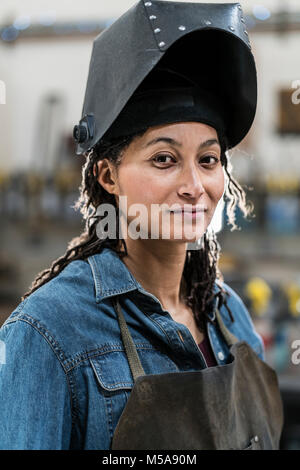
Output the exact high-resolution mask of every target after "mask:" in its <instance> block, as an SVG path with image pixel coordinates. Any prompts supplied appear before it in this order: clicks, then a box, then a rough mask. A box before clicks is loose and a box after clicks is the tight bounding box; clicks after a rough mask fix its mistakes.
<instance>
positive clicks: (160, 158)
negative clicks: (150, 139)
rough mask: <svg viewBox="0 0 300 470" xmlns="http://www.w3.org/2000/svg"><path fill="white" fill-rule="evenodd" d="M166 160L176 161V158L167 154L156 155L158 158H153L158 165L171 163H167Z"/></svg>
mask: <svg viewBox="0 0 300 470" xmlns="http://www.w3.org/2000/svg"><path fill="white" fill-rule="evenodd" d="M166 158H170V159H172V160H173V161H174V158H173V157H171V155H167V154H163V153H162V154H160V155H156V157H154V158H153V161H154V162H156V163H171V161H170V160H169V161H166Z"/></svg>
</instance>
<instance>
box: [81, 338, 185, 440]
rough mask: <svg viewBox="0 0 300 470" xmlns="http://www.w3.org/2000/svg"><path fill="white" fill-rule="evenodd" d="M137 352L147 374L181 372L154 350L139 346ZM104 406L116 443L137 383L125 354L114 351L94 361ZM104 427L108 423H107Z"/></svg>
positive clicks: (108, 427)
mask: <svg viewBox="0 0 300 470" xmlns="http://www.w3.org/2000/svg"><path fill="white" fill-rule="evenodd" d="M136 347H137V351H138V354H139V358H140V361H141V363H142V366H143V368H144V371H145V374H147V375H148V374H163V373H170V372H179V369H178V367H177V366H176V364H175V363H174V362H173V361H172V360H171V359H170V358H169V357H168V356H167V355H165V354H163V353H161V352H160V351H158V350H156V349H154V348H153V347H152V346H150V347H145V346H140V347H139V345H138V344H137V345H136ZM90 363H91V366H92V368H93V371H94V374H95V379H96V381H97V384H98V390H99V393H100V394H101V395H102V400H101V402H102V403H103V404H104V406H105V416H106V418H107V422H106V426H107V430H108V433H109V436H110V439H112V437H113V434H114V431H115V428H116V426H117V424H118V421H119V419H120V416H121V414H122V411H123V409H124V408H125V406H126V403H127V400H128V398H129V395H130V392H131V389H132V388H133V385H134V381H133V377H132V374H131V370H130V367H129V363H128V360H127V356H126V354H125V351H124V350H123V349H122V350H121V349H120V350H110V351H108V352H105V353H102V354H99V355H98V356H96V357H93V358H90ZM103 424H104V423H103Z"/></svg>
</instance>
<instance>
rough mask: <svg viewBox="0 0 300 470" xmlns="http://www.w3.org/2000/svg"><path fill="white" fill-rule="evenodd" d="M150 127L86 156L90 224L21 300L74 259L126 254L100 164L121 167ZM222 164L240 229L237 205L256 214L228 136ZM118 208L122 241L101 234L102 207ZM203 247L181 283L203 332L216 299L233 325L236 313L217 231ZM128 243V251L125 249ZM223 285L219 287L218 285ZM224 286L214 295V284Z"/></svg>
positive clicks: (102, 143) (83, 192) (83, 197)
mask: <svg viewBox="0 0 300 470" xmlns="http://www.w3.org/2000/svg"><path fill="white" fill-rule="evenodd" d="M146 130H147V129H143V130H142V131H139V132H137V133H135V134H131V135H128V136H125V137H122V138H117V139H116V138H115V139H109V138H107V137H106V136H105V135H104V136H103V137H102V139H100V140H99V142H98V143H97V144H96V145H95V146H94V147H93V148H92V149H91V150H90V151H89V152H87V153H86V154H85V157H86V163H85V165H84V166H83V168H82V182H81V185H80V187H79V192H80V195H79V197H78V199H77V201H76V202H75V204H74V206H73V207H74V209H75V210H79V211H80V212H81V214H82V216H83V218H84V220H85V228H84V230H83V232H82V233H81V234H80V235H79V236H78V237H75V238H73V239H72V240H71V241H70V242H69V243H68V246H67V250H66V252H65V254H64V255H63V256H61V257H59V258H58V259H56V260H55V261H53V263H52V264H51V266H50V268H48V269H45V270H43V271H42V272H40V273H39V274H38V275H37V277H36V278H35V279H34V281H33V282H32V284H31V286H30V289H29V291H28V292H26V293H25V294H24V295H23V297H22V300H24V299H25V298H26V297H28V296H29V295H30V294H31V293H33V292H34V291H36V290H37V289H38V288H39V287H41V286H42V285H44V284H46V283H47V282H49V281H50V280H51V279H53V278H54V277H56V276H57V275H58V274H59V273H60V272H61V271H62V270H63V269H64V268H65V267H66V266H67V265H68V264H69V263H71V262H72V261H75V260H86V259H87V258H88V257H89V256H91V255H94V254H96V253H100V252H101V251H102V250H103V248H104V247H109V248H111V249H112V250H114V251H115V252H116V253H118V255H119V256H120V258H122V257H123V256H126V255H127V248H126V243H125V240H124V239H123V238H121V239H119V233H118V231H119V223H118V217H119V209H118V207H117V204H116V200H115V196H114V195H113V194H110V193H108V192H107V191H106V190H105V189H104V188H103V187H102V186H101V185H100V184H99V182H98V165H97V162H98V161H99V160H101V159H104V158H107V159H108V160H109V161H110V162H111V163H112V164H113V165H115V167H116V168H117V167H118V166H119V165H120V163H121V161H122V156H123V153H124V152H125V150H126V149H127V147H128V146H129V145H130V143H131V142H132V140H133V139H134V138H135V137H138V136H141V135H143V134H144V133H145V132H146ZM220 144H221V164H222V166H223V167H224V169H225V173H226V186H225V192H224V199H226V200H227V202H228V204H227V206H226V211H227V218H228V222H229V224H230V225H231V226H232V228H231V231H232V230H235V229H237V228H239V227H237V225H236V224H235V213H234V211H235V207H236V206H237V205H238V206H239V207H240V209H241V210H242V212H243V215H244V217H247V216H249V215H250V214H251V213H252V211H253V204H252V202H251V201H250V203H249V204H247V203H246V194H245V191H244V189H243V188H242V186H241V185H240V184H239V183H238V182H237V181H236V180H235V179H234V178H233V177H232V175H231V170H232V166H231V163H230V159H229V156H228V152H227V148H228V147H227V142H226V138H225V137H224V136H220ZM104 203H108V204H113V205H114V207H115V210H116V215H117V223H116V228H117V237H116V238H115V239H108V238H106V239H100V238H99V237H98V236H97V230H96V229H97V225H98V223H99V220H101V218H102V216H100V215H97V208H98V207H99V205H100V204H104ZM202 240H203V243H202V246H201V249H199V250H187V254H186V260H185V264H184V269H183V275H182V285H184V288H185V294H184V300H185V302H186V305H188V306H189V307H191V309H192V311H193V313H194V317H195V321H196V324H197V326H198V328H199V330H200V331H202V332H203V331H204V326H205V323H206V321H211V320H210V317H209V315H208V311H209V306H210V305H211V304H210V302H211V300H212V299H213V298H214V297H215V296H218V298H219V307H220V304H222V303H223V302H224V304H225V306H226V307H227V310H228V312H229V315H230V318H231V320H232V321H234V318H233V316H232V312H231V311H230V309H229V307H228V306H227V303H226V296H227V295H228V294H227V291H225V289H224V288H222V286H221V284H222V282H223V275H222V273H221V272H220V270H219V267H218V262H219V257H220V251H221V249H220V245H219V243H218V241H217V238H216V235H215V233H214V232H213V231H210V232H209V233H208V232H205V234H204V235H203V239H202ZM120 245H121V246H122V245H123V250H122V249H120ZM218 280H219V281H221V282H220V283H218V282H216V281H218ZM215 283H216V285H217V286H218V287H219V291H218V292H217V293H215V292H214V290H213V288H214V285H215Z"/></svg>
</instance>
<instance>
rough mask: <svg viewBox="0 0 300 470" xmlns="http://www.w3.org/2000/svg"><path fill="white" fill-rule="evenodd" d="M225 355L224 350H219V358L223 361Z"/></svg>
mask: <svg viewBox="0 0 300 470" xmlns="http://www.w3.org/2000/svg"><path fill="white" fill-rule="evenodd" d="M224 357H225V356H224V354H223V353H222V351H220V352H218V358H219V359H220V360H221V361H223V359H224Z"/></svg>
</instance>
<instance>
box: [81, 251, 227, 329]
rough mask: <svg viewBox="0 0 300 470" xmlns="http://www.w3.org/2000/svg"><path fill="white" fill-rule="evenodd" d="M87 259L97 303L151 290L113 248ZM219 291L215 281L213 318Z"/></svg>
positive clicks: (211, 310) (211, 314)
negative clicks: (144, 286) (135, 275)
mask: <svg viewBox="0 0 300 470" xmlns="http://www.w3.org/2000/svg"><path fill="white" fill-rule="evenodd" d="M87 261H88V262H89V264H90V267H91V270H92V273H93V278H94V283H95V295H96V302H97V303H99V302H101V301H102V300H104V299H106V298H108V297H113V296H115V295H119V294H125V293H126V292H130V291H133V290H136V289H137V290H139V291H140V292H142V293H146V294H148V295H149V292H147V291H145V289H144V288H143V286H142V285H141V284H140V283H139V282H138V281H137V280H136V279H135V278H134V277H133V275H132V274H131V272H130V271H129V269H128V268H127V266H126V265H125V263H123V261H122V260H121V259H120V257H119V256H118V254H117V253H116V252H115V251H114V250H112V249H111V248H108V247H105V248H103V249H102V251H101V253H97V254H95V255H92V256H89V257H88V259H87ZM219 293H220V286H218V284H217V283H215V284H214V294H215V296H214V297H213V299H212V303H211V309H210V311H209V312H208V315H209V316H210V318H211V319H212V320H213V319H214V316H215V309H216V307H217V304H218V294H219ZM150 296H152V294H150Z"/></svg>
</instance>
